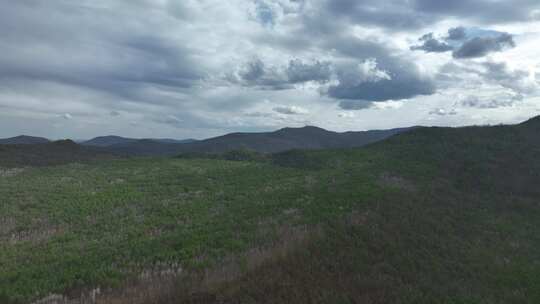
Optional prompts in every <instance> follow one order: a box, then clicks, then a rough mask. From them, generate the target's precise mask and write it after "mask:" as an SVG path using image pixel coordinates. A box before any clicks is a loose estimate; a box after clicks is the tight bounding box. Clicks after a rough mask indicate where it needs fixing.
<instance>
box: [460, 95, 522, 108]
mask: <svg viewBox="0 0 540 304" xmlns="http://www.w3.org/2000/svg"><path fill="white" fill-rule="evenodd" d="M522 100H523V95H516V94H508V93H505V94H498V95H493V96H488V97H479V96H474V95H470V96H467V97H465V98H464V99H462V100H461V101H460V103H459V104H460V105H461V106H463V107H470V108H478V109H496V108H502V107H511V106H514V105H515V104H516V103H517V102H521V101H522Z"/></svg>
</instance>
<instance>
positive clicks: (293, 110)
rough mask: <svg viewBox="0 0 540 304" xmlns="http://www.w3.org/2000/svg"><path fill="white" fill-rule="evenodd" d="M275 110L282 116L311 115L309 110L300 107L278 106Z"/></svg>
mask: <svg viewBox="0 0 540 304" xmlns="http://www.w3.org/2000/svg"><path fill="white" fill-rule="evenodd" d="M273 110H274V111H275V112H277V113H280V114H285V115H304V114H309V111H308V110H307V109H304V108H302V107H298V106H277V107H275V108H273Z"/></svg>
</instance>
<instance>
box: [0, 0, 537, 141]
mask: <svg viewBox="0 0 540 304" xmlns="http://www.w3.org/2000/svg"><path fill="white" fill-rule="evenodd" d="M0 1H1V0H0ZM539 9H540V3H539V2H538V1H536V0H516V1H493V0H478V1H465V0H456V1H427V0H391V1H379V0H364V1H356V0H309V1H307V0H253V1H252V0H250V1H243V0H231V1H218V0H204V1H197V0H185V1H147V0H139V1H117V0H113V1H89V0H81V1H65V0H61V1H54V2H50V1H49V2H46V3H45V2H40V1H12V2H10V3H9V5H4V6H3V9H2V10H1V11H0V49H2V56H0V107H1V109H2V110H1V111H0V116H1V118H0V133H1V134H2V135H5V136H10V135H17V133H19V132H22V131H24V132H25V133H32V132H31V130H30V129H29V128H30V127H28V128H27V127H24V126H23V127H21V126H22V125H23V124H21V123H17V121H32V123H30V122H29V123H28V126H32V128H33V130H34V131H35V133H40V134H43V133H46V132H48V133H50V134H51V135H49V137H54V136H55V135H57V136H58V137H67V136H70V135H72V136H74V137H76V138H85V137H93V136H96V135H101V134H104V133H107V134H109V133H112V132H114V133H118V134H121V135H124V136H131V137H157V136H162V137H196V136H198V137H206V136H213V135H219V134H223V133H226V132H231V131H237V130H238V129H242V130H262V129H265V128H268V126H272V128H273V127H278V126H279V127H281V126H285V125H287V124H291V123H299V122H298V121H300V120H302V119H304V118H305V116H303V115H300V114H296V115H293V114H283V113H279V112H276V111H274V110H272V107H273V105H276V104H278V102H279V104H290V103H291V102H294V103H297V104H298V105H302V106H303V107H306V108H307V109H312V108H314V109H322V110H318V111H317V112H316V113H310V114H312V115H309V117H310V119H313V120H314V121H313V124H318V125H322V126H327V127H332V128H336V129H341V130H345V129H350V128H365V127H367V126H377V127H381V128H382V127H385V126H387V127H393V126H396V125H407V124H414V123H416V121H415V119H420V118H418V117H419V115H424V114H425V110H422V109H423V106H421V105H425V104H431V103H432V102H433V103H434V104H435V102H434V100H437V99H438V98H439V97H440V96H467V95H478V96H480V97H481V98H483V99H482V100H483V101H484V99H485V101H486V102H488V101H489V100H490V98H491V99H492V100H501V102H502V100H504V99H505V98H506V97H508V96H511V95H512V96H513V95H519V94H520V95H522V96H524V100H527V99H529V98H532V97H534V96H535V94H537V92H538V81H537V80H535V79H534V78H533V77H526V78H524V77H523V73H522V71H523V69H527V67H528V66H536V65H537V64H538V56H536V55H535V54H534V52H533V51H531V50H533V49H534V46H535V39H536V40H537V39H538V37H537V36H534V35H533V33H531V32H533V31H534V29H535V26H536V25H537V24H536V23H534V22H533V21H532V18H533V17H534V16H535V14H536V13H537V12H538V10H539ZM21 20H23V21H24V22H21ZM456 20H459V21H460V22H462V24H463V26H462V27H454V26H455V22H456ZM514 22H515V23H514ZM447 25H452V28H450V29H449V30H448V31H446V28H444V29H442V27H443V26H447ZM490 28H494V29H497V30H498V31H499V32H496V31H491V30H488V29H490ZM441 29H442V32H439V30H441ZM418 33H429V34H427V35H425V36H424V37H423V38H422V39H420V41H418V42H417V43H416V44H415V45H414V46H413V47H412V48H413V49H414V50H419V51H424V52H436V53H437V54H445V55H444V56H419V54H418V53H417V52H411V50H410V48H409V45H408V44H407V43H408V41H411V40H410V39H411V38H415V37H416V36H417V35H418ZM505 33H506V34H507V35H510V33H515V34H516V36H512V37H509V36H504V35H503V34H505ZM475 38H478V39H487V42H486V41H484V40H482V41H481V42H482V43H479V42H478V41H474V40H473V39H475ZM514 39H515V42H517V44H519V45H516V47H515V48H514V49H513V51H512V52H506V53H504V54H501V55H502V56H494V57H496V58H505V60H506V61H507V64H505V65H504V66H500V63H494V62H487V63H485V64H484V63H483V61H482V60H483V59H481V58H482V57H474V56H480V55H482V54H484V55H482V56H489V55H495V54H496V53H497V52H500V51H504V50H506V49H507V48H509V47H512V46H513V42H514ZM450 48H451V49H450ZM452 52H455V53H456V56H457V57H460V58H459V59H461V57H465V58H480V59H477V60H454V58H452V57H451V56H449V55H450V54H451V53H452ZM449 60H452V62H454V63H456V65H459V66H461V67H460V68H456V69H454V70H450V69H448V70H445V71H442V70H441V71H440V72H439V69H440V68H441V67H444V66H445V63H446V61H449ZM434 93H441V95H434ZM504 94H510V95H504ZM431 95H433V96H431ZM505 96H506V97H505ZM265 99H268V100H271V101H272V102H271V103H267V104H265V103H263V100H265ZM419 101H421V102H419ZM397 104H399V105H400V108H399V109H393V110H391V111H364V112H355V113H357V115H358V116H360V115H362V120H361V122H360V123H359V124H358V125H356V124H348V123H349V122H351V121H352V120H348V119H341V120H338V122H336V123H334V120H335V118H336V117H337V116H339V113H340V112H341V111H344V112H348V110H344V109H348V108H350V109H351V111H352V110H358V109H365V108H370V107H373V109H386V108H390V107H392V106H393V105H397ZM499 104H500V103H499ZM277 107H278V106H276V108H277ZM433 107H435V106H429V108H433ZM325 108H327V109H328V110H327V111H325V110H324V109H325ZM468 108H470V107H466V106H464V109H468ZM509 109H510V108H507V110H508V111H510V110H509ZM113 110H114V111H113ZM281 110H285V109H281ZM459 110H460V114H461V113H462V112H461V111H462V110H461V109H459ZM514 110H515V111H519V109H517V107H516V109H514V108H512V111H514ZM257 112H258V113H259V114H260V115H259V116H256V115H257ZM282 112H284V111H282ZM285 112H287V111H285ZM288 112H298V111H296V110H294V109H293V110H291V109H289V110H288ZM382 112H387V113H386V114H385V115H388V113H389V112H392V113H394V112H395V113H406V114H399V115H397V114H396V116H393V117H392V118H388V117H386V116H384V117H383V116H381V115H383V114H382ZM59 113H69V114H70V115H72V116H73V117H74V118H76V119H72V120H71V121H70V124H73V128H70V129H65V128H59V127H58V128H57V127H55V126H56V125H59V123H58V119H60V117H61V116H60V114H59ZM245 113H247V114H245ZM249 113H252V114H253V115H250V114H249ZM117 114H120V115H117ZM508 115H510V114H508ZM466 116H467V115H460V116H459V118H460V119H462V117H466ZM522 116H523V115H522ZM111 118H116V119H111ZM422 119H423V118H422ZM130 121H131V122H136V123H137V127H133V126H131V125H130V124H129V122H130ZM265 130H266V129H265ZM154 133H159V134H154ZM43 135H47V134H43Z"/></svg>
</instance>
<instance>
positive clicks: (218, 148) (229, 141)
mask: <svg viewBox="0 0 540 304" xmlns="http://www.w3.org/2000/svg"><path fill="white" fill-rule="evenodd" d="M413 128H414V127H412V128H398V129H390V130H373V131H360V132H344V133H338V132H332V131H328V130H325V129H322V128H319V127H313V126H306V127H302V128H283V129H280V130H277V131H274V132H262V133H230V134H226V135H222V136H218V137H214V138H209V139H205V140H200V141H194V142H188V143H181V144H177V143H164V142H156V141H148V140H142V141H130V142H123V143H118V144H114V145H110V146H108V147H107V150H109V151H111V152H115V153H121V154H128V155H141V156H151V155H175V154H180V153H223V152H227V151H231V150H239V149H248V150H253V151H256V152H260V153H275V152H282V151H286V150H292V149H308V150H309V149H331V148H350V147H361V146H365V145H367V144H370V143H373V142H376V141H380V140H383V139H386V138H388V137H390V136H393V135H395V134H398V133H402V132H406V131H408V130H411V129H413Z"/></svg>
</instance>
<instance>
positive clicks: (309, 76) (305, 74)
mask: <svg viewBox="0 0 540 304" xmlns="http://www.w3.org/2000/svg"><path fill="white" fill-rule="evenodd" d="M332 74H333V71H332V66H331V63H330V62H327V61H325V62H322V61H318V60H314V61H303V60H300V59H291V60H290V61H289V63H288V65H282V66H279V65H278V66H269V65H267V64H266V63H264V61H262V60H261V59H260V58H254V59H253V60H251V61H248V62H246V63H244V64H243V65H242V66H241V67H240V68H239V69H238V71H237V72H234V73H229V74H227V75H226V77H225V79H226V80H227V81H228V82H230V83H232V84H239V85H242V86H246V87H255V88H259V89H270V90H284V89H292V88H294V85H296V84H303V83H306V82H316V83H319V84H323V83H326V82H328V81H330V79H331V77H332Z"/></svg>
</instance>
